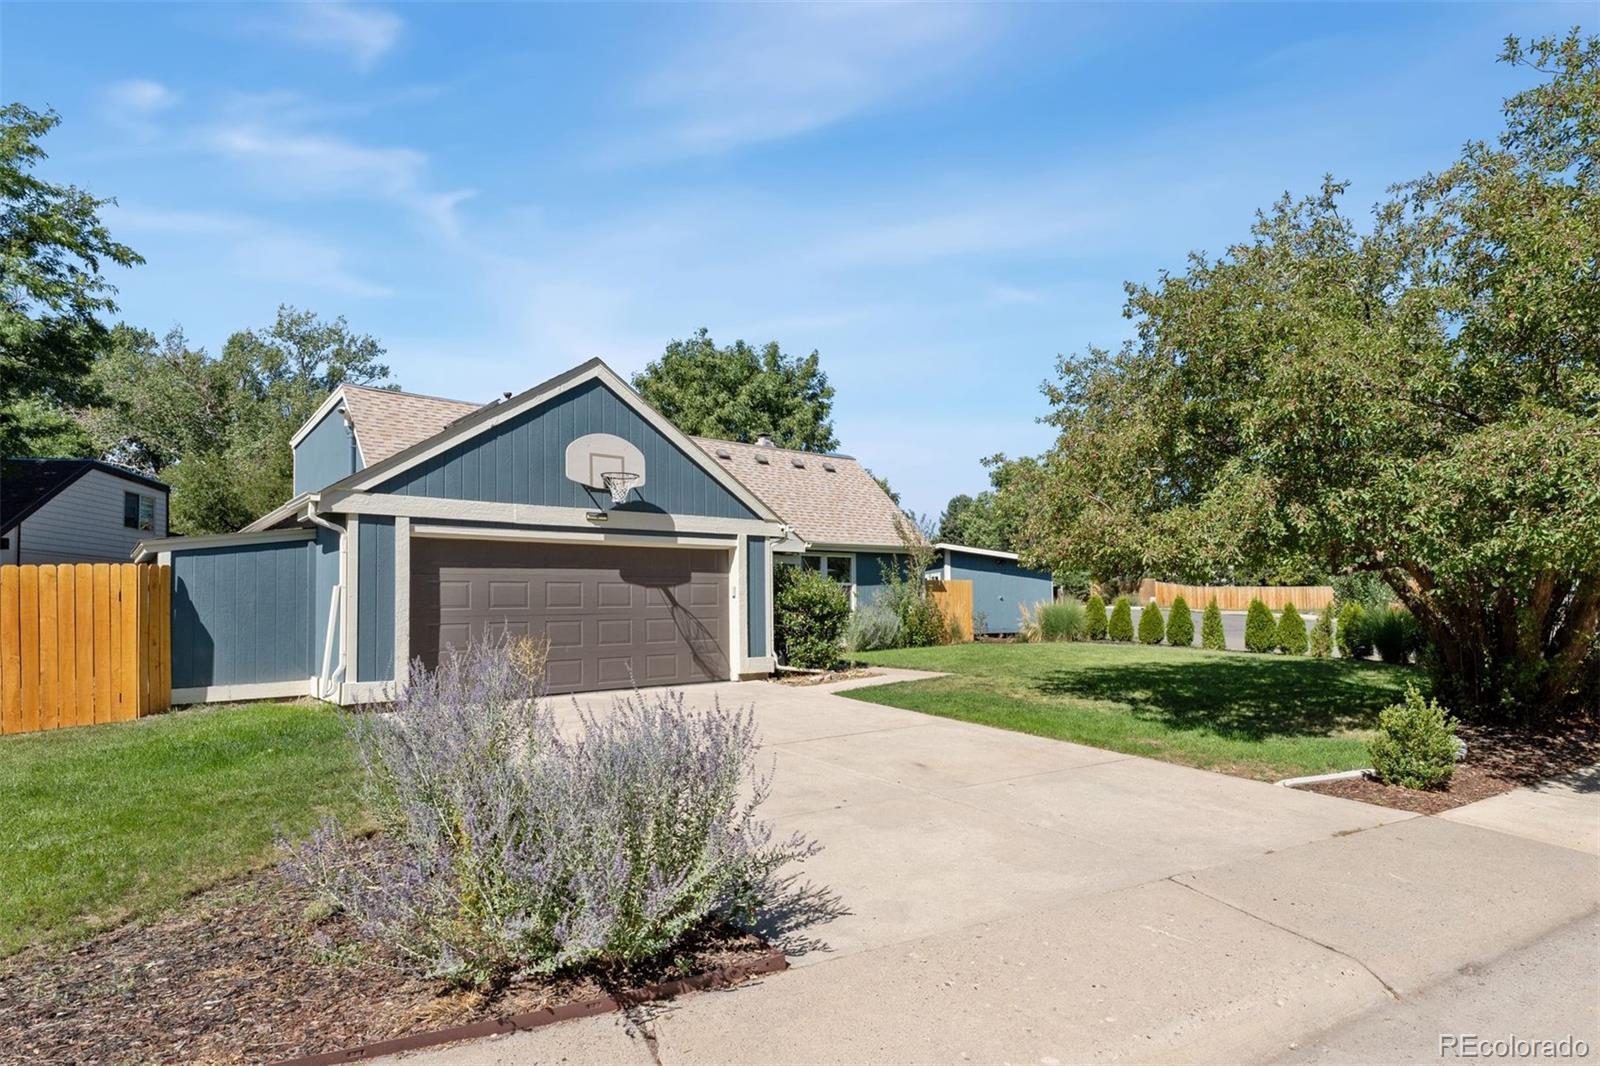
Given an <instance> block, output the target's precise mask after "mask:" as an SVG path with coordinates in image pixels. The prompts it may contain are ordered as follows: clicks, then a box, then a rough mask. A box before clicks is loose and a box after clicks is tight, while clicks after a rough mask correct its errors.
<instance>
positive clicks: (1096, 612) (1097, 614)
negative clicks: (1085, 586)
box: [1083, 592, 1106, 640]
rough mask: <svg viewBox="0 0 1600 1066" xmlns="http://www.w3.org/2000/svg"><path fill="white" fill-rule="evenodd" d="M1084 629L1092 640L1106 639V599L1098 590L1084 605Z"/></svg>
mask: <svg viewBox="0 0 1600 1066" xmlns="http://www.w3.org/2000/svg"><path fill="white" fill-rule="evenodd" d="M1083 630H1084V633H1085V635H1087V636H1088V638H1089V639H1090V640H1105V639H1106V601H1105V599H1104V597H1102V596H1101V595H1100V594H1099V593H1098V592H1096V593H1095V594H1094V595H1093V596H1090V597H1089V602H1088V603H1086V604H1084V606H1083Z"/></svg>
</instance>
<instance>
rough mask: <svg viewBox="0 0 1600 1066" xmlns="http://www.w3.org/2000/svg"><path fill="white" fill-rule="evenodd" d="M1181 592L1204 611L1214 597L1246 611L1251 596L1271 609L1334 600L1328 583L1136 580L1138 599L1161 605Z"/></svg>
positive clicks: (1311, 607)
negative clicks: (1195, 582)
mask: <svg viewBox="0 0 1600 1066" xmlns="http://www.w3.org/2000/svg"><path fill="white" fill-rule="evenodd" d="M1176 596H1182V597H1183V600H1184V602H1185V603H1187V604H1188V605H1189V606H1190V607H1192V608H1194V609H1195V610H1197V611H1203V610H1205V608H1206V604H1208V603H1210V602H1211V600H1212V599H1213V598H1215V599H1216V601H1217V609H1218V610H1221V611H1247V610H1249V609H1250V601H1251V600H1260V601H1261V602H1262V603H1264V604H1266V605H1267V606H1268V607H1270V608H1272V609H1273V610H1274V611H1281V610H1283V609H1284V608H1285V607H1287V606H1288V605H1289V604H1291V603H1292V604H1294V609H1295V610H1297V611H1320V610H1322V609H1323V608H1324V607H1326V606H1328V604H1330V603H1332V602H1333V589H1332V588H1330V587H1328V586H1327V585H1175V584H1173V583H1172V582H1170V581H1156V580H1153V579H1151V578H1145V579H1144V580H1143V581H1142V582H1140V583H1139V602H1140V603H1149V602H1150V601H1151V600H1152V599H1153V600H1155V601H1156V603H1158V604H1160V605H1161V606H1162V607H1171V606H1172V600H1173V598H1174V597H1176Z"/></svg>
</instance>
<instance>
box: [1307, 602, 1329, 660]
mask: <svg viewBox="0 0 1600 1066" xmlns="http://www.w3.org/2000/svg"><path fill="white" fill-rule="evenodd" d="M1309 646H1310V651H1311V657H1312V658H1313V659H1326V658H1327V657H1328V656H1330V655H1332V654H1333V605H1332V604H1329V605H1328V606H1326V607H1324V608H1323V609H1322V613H1321V614H1319V615H1317V622H1316V625H1314V626H1312V627H1311V640H1310V645H1309Z"/></svg>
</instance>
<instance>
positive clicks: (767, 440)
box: [756, 433, 777, 448]
mask: <svg viewBox="0 0 1600 1066" xmlns="http://www.w3.org/2000/svg"><path fill="white" fill-rule="evenodd" d="M756 447H757V448H776V447H777V445H776V444H774V443H772V438H771V437H769V436H767V435H766V434H765V433H763V434H761V436H759V437H757V438H756Z"/></svg>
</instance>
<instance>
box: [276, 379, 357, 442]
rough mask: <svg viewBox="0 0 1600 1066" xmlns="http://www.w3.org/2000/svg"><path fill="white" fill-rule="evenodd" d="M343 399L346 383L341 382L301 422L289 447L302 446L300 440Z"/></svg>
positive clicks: (319, 423) (320, 423) (291, 438)
mask: <svg viewBox="0 0 1600 1066" xmlns="http://www.w3.org/2000/svg"><path fill="white" fill-rule="evenodd" d="M343 400H344V385H343V384H342V383H341V384H339V385H335V386H334V389H333V391H332V392H330V393H328V397H327V399H325V400H323V401H322V402H321V403H320V404H318V405H317V409H316V410H315V411H312V412H311V417H310V418H307V419H306V420H305V421H304V422H302V423H300V428H299V429H297V430H295V431H294V435H293V436H291V437H290V438H289V447H290V448H298V447H299V446H300V442H301V441H303V440H305V439H306V437H308V436H309V435H310V434H311V431H312V430H313V429H316V428H317V427H318V426H320V425H322V420H323V419H324V418H327V417H328V413H329V412H330V411H332V410H333V409H334V408H335V407H337V406H339V404H340V402H341V401H343ZM346 421H348V419H346Z"/></svg>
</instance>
